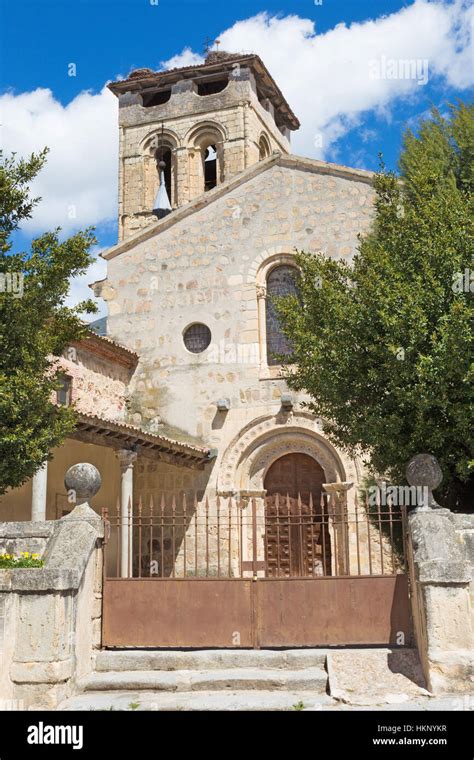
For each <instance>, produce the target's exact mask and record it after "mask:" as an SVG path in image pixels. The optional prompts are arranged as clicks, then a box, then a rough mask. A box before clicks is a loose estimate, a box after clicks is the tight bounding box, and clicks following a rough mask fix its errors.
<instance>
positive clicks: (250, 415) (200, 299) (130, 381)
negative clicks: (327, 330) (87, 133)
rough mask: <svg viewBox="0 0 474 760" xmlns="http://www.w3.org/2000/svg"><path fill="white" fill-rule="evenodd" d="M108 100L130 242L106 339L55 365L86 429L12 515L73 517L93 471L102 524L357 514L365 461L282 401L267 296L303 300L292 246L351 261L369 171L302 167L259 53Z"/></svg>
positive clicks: (11, 506)
mask: <svg viewBox="0 0 474 760" xmlns="http://www.w3.org/2000/svg"><path fill="white" fill-rule="evenodd" d="M109 87H110V89H111V90H112V92H113V93H114V94H115V95H116V96H117V98H118V104H119V125H118V128H119V130H120V154H119V157H118V158H119V178H120V181H119V241H118V243H117V245H116V246H114V247H113V248H111V249H109V250H108V251H107V252H105V253H103V254H102V255H103V256H104V258H105V259H106V260H107V277H106V279H105V280H103V281H101V282H97V283H94V284H93V285H92V286H91V287H92V288H93V290H94V292H95V294H96V295H97V296H101V297H102V298H104V299H105V301H106V302H107V307H108V318H107V336H106V337H102V338H101V337H98V336H97V337H90V338H89V340H88V341H86V343H85V344H84V345H82V346H79V347H71V348H69V349H68V350H67V351H66V353H65V356H64V357H61V359H60V361H61V363H62V365H63V370H64V374H65V379H66V381H67V382H69V386H70V391H71V392H70V395H69V398H68V401H67V403H70V402H71V401H72V402H73V403H74V404H75V406H76V408H77V410H78V412H79V415H80V418H79V422H80V424H79V428H78V431H77V433H76V434H75V436H74V438H73V439H68V440H67V441H66V442H65V443H64V445H63V446H62V447H60V449H59V450H58V451H56V452H53V458H52V460H51V461H50V462H49V465H48V468H47V469H46V468H44V469H43V470H41V471H40V472H39V473H38V474H37V475H36V476H35V478H34V479H33V481H32V483H29V484H26V485H25V486H23V487H22V488H21V489H17V490H15V491H12V492H10V493H9V494H7V495H6V496H4V497H2V499H1V500H0V506H1V508H2V512H3V514H4V516H5V519H17V520H29V519H31V518H32V517H34V518H35V519H44V518H46V519H55V518H57V517H61V516H62V515H64V514H65V513H66V512H67V511H68V510H70V508H72V506H71V505H68V503H67V494H66V493H65V490H64V487H63V484H62V482H63V477H64V471H65V469H67V467H68V466H70V465H71V464H74V463H75V462H77V461H88V462H91V463H92V464H94V465H96V466H97V467H98V469H99V471H100V472H101V474H102V478H103V482H104V487H103V488H102V489H101V495H100V500H99V501H100V503H99V502H97V503H96V504H95V507H96V509H98V510H101V509H102V508H107V509H108V510H109V513H110V512H114V511H115V509H116V505H117V504H118V507H117V508H118V509H120V501H121V502H122V510H123V509H126V508H127V503H130V504H131V505H132V509H133V510H136V509H137V505H138V503H139V502H140V501H141V502H143V503H144V504H146V503H148V501H149V499H150V497H154V498H155V499H156V497H157V496H158V497H161V496H162V495H164V496H165V497H166V498H170V497H172V496H173V495H181V494H186V495H187V496H188V497H189V498H193V499H195V498H197V500H198V501H199V502H202V500H203V499H205V498H206V497H209V498H211V499H213V498H215V497H217V496H219V497H227V496H233V497H236V498H237V499H242V498H244V499H247V498H249V497H252V498H259V497H262V496H263V495H264V494H267V495H272V494H273V495H274V494H276V493H280V494H284V495H287V494H288V495H289V496H291V497H293V498H296V497H297V495H298V493H306V494H308V493H312V495H313V497H314V499H315V500H316V501H318V500H319V499H320V497H321V494H322V493H325V492H327V490H328V489H324V485H325V484H326V486H328V488H329V485H330V484H332V487H333V488H334V487H335V485H336V484H341V488H342V489H344V491H345V492H347V498H348V505H349V507H350V505H351V503H353V500H354V495H355V493H356V490H357V484H358V483H359V482H360V479H361V477H362V469H361V465H360V463H359V462H358V461H355V460H351V459H349V458H348V457H347V456H346V455H344V453H343V452H341V451H338V450H336V449H335V448H334V446H333V445H332V444H331V443H330V442H329V441H328V440H327V438H326V437H325V435H324V433H323V429H322V421H321V420H320V419H318V417H317V416H315V415H313V414H310V413H308V411H306V410H305V407H304V402H305V397H304V395H302V394H296V393H293V392H290V391H289V390H288V387H287V385H286V382H285V378H284V373H283V372H282V368H281V367H280V366H279V365H278V363H276V359H275V354H276V353H281V352H283V353H284V352H285V350H286V348H287V345H286V341H285V338H284V336H283V335H282V333H281V330H280V327H279V324H278V320H277V318H276V315H275V310H274V307H273V302H272V297H273V296H274V295H279V294H284V293H287V292H290V291H291V288H292V287H294V281H293V278H292V273H293V272H294V271H295V253H296V250H298V249H299V250H305V251H314V252H318V251H322V252H324V253H325V254H326V255H327V256H331V257H337V258H344V259H346V260H348V261H349V260H350V259H351V257H352V256H353V254H354V252H355V250H356V247H357V240H358V235H359V233H364V232H366V231H367V230H368V229H369V227H370V224H371V218H372V214H373V187H372V174H371V173H370V172H366V171H361V170H358V169H350V168H347V167H342V166H338V165H335V164H328V163H325V162H321V161H316V160H311V159H307V158H301V157H299V156H295V155H292V153H291V147H290V139H291V133H292V132H293V131H295V130H297V129H298V127H299V122H298V119H297V118H296V116H295V115H294V114H293V112H292V110H291V108H290V106H289V105H288V103H287V102H286V100H285V98H284V96H283V94H282V93H281V91H280V89H279V88H278V85H277V84H276V82H275V81H274V80H273V79H272V77H271V75H270V74H269V72H268V71H267V69H266V68H265V65H264V64H263V62H262V61H261V60H260V58H259V57H258V56H257V55H230V54H226V53H223V52H212V53H210V54H209V55H208V57H207V59H206V61H205V63H204V64H202V65H199V66H193V67H188V68H183V69H176V70H172V71H167V72H158V73H155V72H153V71H150V70H148V69H140V70H137V71H134V72H132V73H131V74H130V76H129V78H128V79H126V80H121V81H118V82H115V83H112V84H111V85H109ZM59 402H60V403H64V402H65V401H64V399H63V400H60V401H59ZM31 504H32V507H31V506H30V505H31Z"/></svg>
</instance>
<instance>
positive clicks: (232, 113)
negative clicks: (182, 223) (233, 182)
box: [109, 51, 299, 240]
mask: <svg viewBox="0 0 474 760" xmlns="http://www.w3.org/2000/svg"><path fill="white" fill-rule="evenodd" d="M109 89H110V90H111V91H112V92H113V93H114V94H115V95H116V96H117V97H118V100H119V129H120V155H119V239H120V240H123V239H124V238H127V237H130V236H131V235H133V234H135V233H137V232H138V231H139V230H140V229H142V228H144V227H146V226H148V225H150V224H156V220H157V218H158V219H160V218H162V217H163V216H165V215H166V214H168V213H173V210H174V209H176V208H179V207H180V206H182V205H183V204H185V203H188V202H189V201H192V200H194V199H195V198H196V197H198V196H199V195H201V194H202V193H206V192H209V191H212V190H213V189H214V188H215V187H217V186H218V185H219V184H221V183H222V182H225V181H226V180H228V179H230V178H231V177H232V176H234V175H236V174H238V173H239V172H242V171H244V170H245V169H246V168H248V167H249V166H251V165H252V164H255V163H257V162H258V161H261V160H263V159H265V158H267V157H268V156H269V155H271V154H272V153H274V152H280V153H289V152H290V135H291V131H293V130H296V129H298V128H299V121H298V119H297V118H296V116H295V115H294V114H293V112H292V110H291V108H290V106H289V105H288V103H287V102H286V100H285V98H284V97H283V95H282V93H281V92H280V90H279V88H278V86H277V84H276V83H275V81H274V80H273V78H272V77H271V75H270V74H269V72H268V70H267V69H266V67H265V66H264V64H263V62H262V61H261V60H260V58H259V57H258V56H257V55H240V54H229V53H225V52H222V51H215V52H211V53H209V54H208V56H207V58H206V60H205V62H204V63H203V64H201V65H198V66H188V67H185V68H180V69H173V70H170V71H161V72H154V71H152V70H151V69H137V70H136V71H133V72H132V73H131V74H130V75H129V77H128V78H127V79H126V80H121V81H118V82H114V83H112V84H110V85H109Z"/></svg>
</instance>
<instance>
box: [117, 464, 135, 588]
mask: <svg viewBox="0 0 474 760" xmlns="http://www.w3.org/2000/svg"><path fill="white" fill-rule="evenodd" d="M117 457H118V460H119V462H120V470H121V473H122V480H121V488H120V516H121V519H120V533H121V542H120V543H121V547H120V574H121V577H122V578H129V577H130V576H131V575H132V565H133V465H134V463H135V461H136V459H137V454H136V453H135V452H134V451H130V450H129V449H120V451H118V452H117Z"/></svg>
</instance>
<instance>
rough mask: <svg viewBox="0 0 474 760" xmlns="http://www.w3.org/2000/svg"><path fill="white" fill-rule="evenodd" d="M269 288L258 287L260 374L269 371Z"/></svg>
mask: <svg viewBox="0 0 474 760" xmlns="http://www.w3.org/2000/svg"><path fill="white" fill-rule="evenodd" d="M266 303H267V288H266V286H265V285H258V286H257V313H258V342H259V348H260V373H263V372H267V371H268V363H267V325H266V320H267V315H266Z"/></svg>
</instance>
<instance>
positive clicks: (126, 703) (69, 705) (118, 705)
mask: <svg viewBox="0 0 474 760" xmlns="http://www.w3.org/2000/svg"><path fill="white" fill-rule="evenodd" d="M332 707H334V701H333V700H332V699H331V698H330V697H328V696H327V695H325V694H320V693H319V692H311V691H301V692H300V691H292V692H288V691H265V690H264V691H255V690H253V691H245V690H242V691H224V692H223V691H193V692H158V693H157V692H146V691H144V692H138V693H137V692H136V691H128V692H88V693H86V694H80V695H78V696H75V697H71V698H70V699H67V700H65V701H64V702H62V703H61V704H60V705H59V706H58V708H57V709H58V710H62V711H64V710H81V711H84V710H86V711H100V710H104V711H109V710H110V711H113V710H116V711H119V710H126V711H137V712H141V711H160V710H163V711H181V710H184V711H196V710H197V711H203V710H206V711H214V710H216V711H221V710H224V711H244V710H245V711H248V712H254V711H270V710H271V711H275V710H278V711H299V710H327V709H330V708H332Z"/></svg>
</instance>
